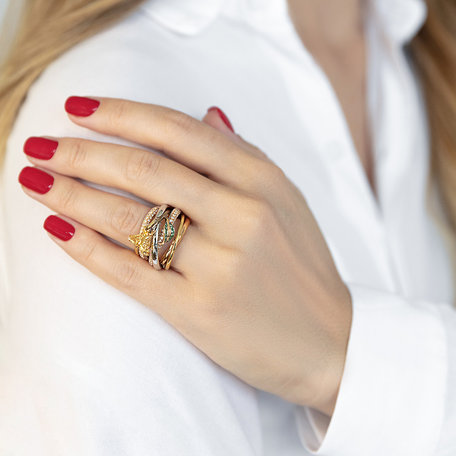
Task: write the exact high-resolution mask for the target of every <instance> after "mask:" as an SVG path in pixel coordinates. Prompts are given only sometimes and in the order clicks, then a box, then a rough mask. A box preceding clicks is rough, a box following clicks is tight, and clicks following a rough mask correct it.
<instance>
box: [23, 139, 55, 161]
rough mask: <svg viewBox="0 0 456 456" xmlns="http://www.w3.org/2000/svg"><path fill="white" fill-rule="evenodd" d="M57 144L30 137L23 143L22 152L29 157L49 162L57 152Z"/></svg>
mask: <svg viewBox="0 0 456 456" xmlns="http://www.w3.org/2000/svg"><path fill="white" fill-rule="evenodd" d="M58 145H59V143H58V142H57V141H53V140H52V139H46V138H37V137H34V136H32V137H31V138H28V139H27V141H25V143H24V152H25V153H26V154H27V155H30V157H34V158H39V159H41V160H49V159H50V158H52V156H53V155H54V153H55V151H56V150H57V146H58Z"/></svg>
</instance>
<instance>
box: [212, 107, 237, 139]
mask: <svg viewBox="0 0 456 456" xmlns="http://www.w3.org/2000/svg"><path fill="white" fill-rule="evenodd" d="M210 111H217V114H218V115H219V116H220V118H221V119H222V120H223V122H224V123H225V125H226V126H227V127H228V128H229V129H230V130H231V131H232V132H233V133H234V128H233V126H232V125H231V122H230V120H229V119H228V117H227V116H226V114H225V113H224V112H223V111H222V110H221V109H220V108H217V106H211V107H210V108H209V109H208V110H207V112H210Z"/></svg>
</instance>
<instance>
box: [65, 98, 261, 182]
mask: <svg viewBox="0 0 456 456" xmlns="http://www.w3.org/2000/svg"><path fill="white" fill-rule="evenodd" d="M87 106H89V107H90V106H92V109H87ZM65 108H66V110H67V112H68V113H69V114H70V119H71V120H72V121H73V122H75V123H77V124H78V125H81V126H84V127H86V128H90V129H92V130H95V131H98V132H101V133H104V134H108V135H111V136H119V137H122V138H125V139H128V140H130V141H133V142H136V143H138V144H143V145H145V146H148V147H152V148H155V149H158V150H161V151H163V152H164V153H166V154H167V155H168V156H170V157H172V158H173V159H175V160H177V161H179V162H180V163H182V164H184V165H185V166H188V167H190V168H192V169H194V170H195V171H197V172H199V173H203V174H205V175H207V176H209V177H210V178H211V179H213V180H216V181H217V182H220V183H223V184H226V185H230V186H233V187H235V188H241V189H243V188H244V186H243V185H244V184H248V183H249V179H250V177H251V175H252V174H254V173H256V172H257V169H256V162H257V159H256V157H252V156H251V155H250V154H247V153H246V152H245V151H244V150H243V148H241V147H239V146H238V145H237V144H236V143H235V142H233V141H232V140H231V139H230V138H228V137H227V136H226V135H224V134H223V133H221V132H219V131H217V130H216V129H215V128H212V127H211V126H210V125H207V124H205V123H204V122H201V121H199V120H197V119H195V118H193V117H191V116H189V115H187V114H185V113H183V112H180V111H176V110H174V109H171V108H168V107H165V106H160V105H154V104H146V103H138V102H133V101H129V100H123V99H117V98H100V97H97V99H96V100H95V99H90V98H82V97H70V98H69V99H68V100H67V102H66V104H65Z"/></svg>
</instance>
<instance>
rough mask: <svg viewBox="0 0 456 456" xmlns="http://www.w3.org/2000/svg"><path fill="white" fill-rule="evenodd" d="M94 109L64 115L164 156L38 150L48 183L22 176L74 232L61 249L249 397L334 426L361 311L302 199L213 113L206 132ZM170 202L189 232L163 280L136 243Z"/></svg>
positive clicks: (96, 105)
mask: <svg viewBox="0 0 456 456" xmlns="http://www.w3.org/2000/svg"><path fill="white" fill-rule="evenodd" d="M97 100H98V101H95V100H88V99H80V98H70V99H69V100H67V104H66V106H67V110H69V111H73V113H75V112H77V113H78V114H79V115H70V119H71V120H72V121H73V122H75V123H76V124H78V125H81V126H83V127H86V128H90V129H92V130H95V131H98V132H101V133H104V134H108V135H113V136H118V137H122V138H124V139H127V140H130V141H133V142H135V143H138V144H141V145H143V146H147V147H151V148H154V149H158V150H161V151H163V152H164V154H166V155H165V156H161V155H159V154H157V153H154V152H152V151H146V150H144V149H140V148H132V147H126V146H120V145H114V144H106V143H100V142H93V141H88V140H82V139H75V138H58V139H55V138H54V140H55V141H57V142H52V141H51V142H50V141H49V140H46V139H45V140H44V142H43V140H42V139H41V140H37V139H34V138H32V139H29V140H28V141H27V142H26V144H25V147H24V150H25V151H26V153H27V154H28V157H29V159H30V161H31V162H32V163H33V164H34V165H36V166H37V167H39V168H45V169H46V171H45V172H44V171H42V170H41V171H40V170H37V169H36V168H33V169H30V168H24V170H23V171H22V172H21V175H20V178H19V179H20V182H21V184H23V188H24V191H25V192H26V193H27V194H28V195H29V196H31V197H33V198H35V199H36V200H37V201H39V202H41V203H43V204H45V205H47V206H48V207H49V208H51V209H52V210H53V211H56V212H58V213H59V214H61V215H62V218H63V219H65V220H67V221H69V222H70V223H71V225H72V226H73V227H74V229H70V230H68V231H67V235H66V237H65V238H66V239H67V240H66V241H63V240H60V239H58V238H57V237H54V236H51V237H52V238H53V239H54V240H55V241H56V242H57V243H58V244H59V245H60V246H61V247H62V248H63V249H64V250H65V251H66V252H67V253H68V254H69V255H70V256H71V257H73V258H74V259H75V260H76V261H78V262H79V263H81V264H82V265H84V266H85V267H86V268H88V269H89V270H91V271H92V272H93V273H95V274H97V275H98V276H99V277H101V278H102V279H103V280H105V281H106V282H108V283H110V284H111V285H113V286H114V287H116V288H118V289H119V290H121V291H123V292H125V293H126V294H128V295H130V296H132V297H133V298H135V299H137V300H138V301H140V302H141V303H143V304H144V305H146V306H148V307H149V308H151V309H152V310H154V311H155V312H157V313H158V314H159V315H161V316H162V317H163V318H164V319H165V320H166V321H168V322H169V323H170V324H171V325H173V326H174V327H175V328H176V329H177V330H178V331H179V332H180V333H181V334H182V335H183V336H184V337H186V338H187V339H188V340H189V341H190V342H191V343H193V344H194V345H195V346H196V347H198V348H199V349H200V350H201V351H203V352H204V353H205V354H206V355H207V356H208V357H209V358H211V359H212V360H213V361H215V362H216V363H218V364H219V365H221V366H222V367H224V368H225V369H227V370H228V371H230V372H231V373H233V374H234V375H236V376H238V377H239V378H241V379H242V380H244V381H245V382H247V383H248V384H250V385H252V386H254V387H257V388H259V389H262V390H265V391H268V392H271V393H273V394H276V395H278V396H281V397H282V398H284V399H285V400H288V401H291V402H294V403H297V404H301V405H308V406H311V407H314V408H316V409H318V410H320V411H322V412H323V413H326V414H328V415H331V414H332V412H333V409H334V405H335V399H336V397H337V392H338V388H339V383H340V380H341V377H342V372H343V367H344V362H345V353H346V347H347V343H348V337H349V333H350V325H351V299H350V294H349V291H348V289H347V287H346V286H345V285H344V283H343V282H342V280H341V278H340V276H339V274H338V272H337V270H336V267H335V265H334V262H333V259H332V257H331V254H330V252H329V250H328V247H327V245H326V243H325V241H324V239H323V236H322V234H321V232H320V230H319V228H318V225H317V223H316V221H315V219H314V217H313V215H312V213H311V212H310V210H309V208H308V206H307V204H306V201H305V199H304V197H303V196H302V194H301V193H300V192H299V191H298V189H297V188H296V187H295V186H294V185H293V184H292V183H291V182H290V181H289V180H288V179H287V178H286V177H285V175H284V173H283V172H282V171H281V170H280V169H279V168H278V167H277V166H276V165H275V164H274V163H273V162H272V161H270V160H269V159H268V158H267V157H266V156H265V154H263V152H261V151H260V150H259V149H257V148H256V147H254V146H252V145H251V144H249V143H247V142H245V141H244V140H243V139H242V138H241V137H240V136H238V135H236V134H235V133H232V132H231V131H230V130H229V129H228V127H225V126H224V124H223V123H222V122H221V119H220V117H219V116H218V114H217V112H216V111H215V110H214V111H210V112H209V113H208V114H207V115H206V117H205V119H204V121H203V122H201V121H199V120H196V119H194V118H192V117H190V116H188V115H186V114H184V113H182V112H178V111H175V110H172V109H169V108H166V107H163V106H158V105H150V104H142V103H136V102H130V101H126V100H119V99H112V98H98V99H97ZM81 108H82V109H83V110H82V111H81ZM75 109H78V110H77V111H75ZM81 114H82V115H81ZM57 143H58V144H57ZM54 152H55V153H54ZM37 155H39V156H40V157H42V158H41V159H39V158H36V156H37ZM33 156H35V157H33ZM51 156H52V157H51ZM44 157H48V158H47V159H44ZM45 173H47V176H46V174H45ZM74 178H81V179H84V180H87V181H91V182H95V183H97V184H101V185H105V186H110V187H117V188H119V189H123V190H125V191H128V192H130V193H132V194H135V195H137V196H139V197H141V198H143V199H145V200H147V201H150V202H151V204H150V205H148V206H146V205H144V204H141V203H139V202H137V201H134V200H132V199H130V198H126V197H123V196H118V195H114V194H112V193H108V192H105V191H100V190H97V189H94V188H91V187H88V186H86V185H84V184H82V183H81V182H79V181H78V180H76V179H74ZM24 185H25V186H24ZM27 187H29V188H32V189H35V190H37V191H33V190H30V189H29V188H27ZM162 203H167V204H169V205H171V206H175V207H178V208H180V209H182V210H183V212H184V213H185V214H186V215H188V216H189V217H190V219H191V221H192V223H191V225H190V227H189V228H188V230H187V232H186V234H185V236H184V238H183V240H182V242H181V244H180V245H179V247H178V248H177V250H176V254H175V256H174V259H173V263H172V268H171V269H170V270H168V271H164V270H163V271H157V270H155V269H154V268H152V267H151V266H150V265H149V263H148V262H147V261H144V260H143V259H141V258H140V257H139V256H137V255H136V254H135V253H134V252H133V251H132V248H133V246H132V244H131V242H129V240H128V236H129V235H130V234H132V233H138V232H139V228H140V226H141V223H142V220H143V218H144V216H145V214H146V213H147V212H148V210H149V209H150V207H151V206H153V205H157V204H162ZM52 220H54V221H55V218H54V219H52ZM49 225H51V223H49V222H48V227H49ZM73 232H74V235H73ZM103 235H106V236H108V237H110V238H112V239H115V240H117V241H119V242H120V243H122V244H123V245H124V246H125V247H126V248H124V247H121V246H119V245H117V244H115V243H113V242H111V241H110V240H108V239H107V238H106V237H104V236H103Z"/></svg>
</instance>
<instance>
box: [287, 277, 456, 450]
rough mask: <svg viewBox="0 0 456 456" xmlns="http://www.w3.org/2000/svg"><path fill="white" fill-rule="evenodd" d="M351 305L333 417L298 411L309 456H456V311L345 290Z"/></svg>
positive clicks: (361, 290) (364, 288)
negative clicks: (348, 329) (340, 378)
mask: <svg viewBox="0 0 456 456" xmlns="http://www.w3.org/2000/svg"><path fill="white" fill-rule="evenodd" d="M347 286H348V288H349V290H350V293H351V296H352V305H353V319H352V328H351V334H350V338H349V342H348V347H347V356H346V360H345V368H344V372H343V376H342V380H341V384H340V389H339V394H338V398H337V401H336V405H335V409H334V413H333V415H332V417H331V418H330V417H328V416H327V415H324V414H322V413H320V412H319V411H317V410H314V409H312V408H309V407H303V406H297V407H296V408H295V416H296V420H297V421H296V422H297V426H298V432H299V436H300V439H301V442H302V444H303V446H304V447H305V448H306V450H307V451H308V452H309V453H310V454H314V455H325V456H365V455H369V456H383V455H385V454H387V455H389V456H395V455H397V456H399V455H401V456H402V455H406V454H407V455H408V454H410V455H411V454H413V455H415V456H417V455H422V456H430V455H436V456H447V455H448V456H449V455H450V454H451V455H454V454H456V432H455V429H456V391H455V385H456V311H455V309H454V308H452V307H451V306H450V305H449V304H447V303H434V302H427V301H413V302H412V301H410V300H407V299H405V298H404V297H401V296H399V295H397V294H393V293H388V292H385V291H381V290H377V289H373V288H370V287H367V286H364V285H359V284H353V283H348V284H347Z"/></svg>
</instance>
